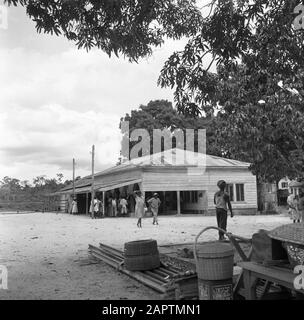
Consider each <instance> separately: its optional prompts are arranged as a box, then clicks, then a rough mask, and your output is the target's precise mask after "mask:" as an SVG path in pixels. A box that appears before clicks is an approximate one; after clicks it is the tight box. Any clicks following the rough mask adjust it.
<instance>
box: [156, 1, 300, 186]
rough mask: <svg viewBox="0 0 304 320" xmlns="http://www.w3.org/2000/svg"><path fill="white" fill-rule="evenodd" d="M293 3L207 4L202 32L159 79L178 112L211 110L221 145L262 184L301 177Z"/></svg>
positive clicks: (297, 54) (297, 34)
mask: <svg viewBox="0 0 304 320" xmlns="http://www.w3.org/2000/svg"><path fill="white" fill-rule="evenodd" d="M297 4H298V1H294V0H270V1H265V0H255V1H249V0H238V1H212V4H211V7H212V8H211V11H210V14H209V16H208V17H207V18H205V19H204V20H203V22H202V24H201V32H200V33H198V34H197V35H196V36H194V37H192V38H191V39H190V40H189V42H188V44H187V45H186V47H185V49H184V51H182V52H175V53H174V54H173V55H172V56H171V57H170V58H169V59H168V61H167V62H166V64H165V66H164V68H163V69H162V72H161V76H160V78H159V84H160V85H161V86H162V87H166V86H170V87H171V88H174V90H175V95H174V98H175V102H176V105H177V108H178V110H179V111H180V112H181V113H183V114H190V115H192V116H194V117H196V116H198V115H199V114H201V113H203V114H204V113H206V114H210V113H216V114H217V116H216V121H217V125H216V128H217V131H216V137H217V143H218V145H219V146H220V148H221V149H223V150H225V152H224V153H225V154H226V155H229V156H230V157H232V158H237V159H240V160H244V161H248V162H251V163H252V170H253V172H255V173H256V174H257V176H258V178H259V179H260V180H263V181H273V180H279V179H280V178H281V177H282V176H285V175H288V176H290V177H291V178H292V177H294V176H299V175H302V174H303V164H304V161H303V160H304V159H303V156H302V154H303V141H304V135H303V130H302V128H303V124H304V123H303V118H304V117H303V115H304V114H303V111H304V110H303V106H302V105H303V101H302V99H303V97H304V86H303V85H304V83H303V79H304V78H303V75H304V73H303V70H304V69H303V68H304V60H303V58H304V33H301V32H300V31H295V30H294V28H293V26H292V21H293V19H294V18H295V16H294V15H293V9H294V8H295V6H296V5H297ZM208 56H209V57H210V58H211V63H210V62H208V63H206V57H208ZM213 62H216V69H217V72H216V73H212V72H210V67H211V64H212V63H213ZM280 83H281V84H283V85H279V84H280ZM295 89H296V90H295Z"/></svg>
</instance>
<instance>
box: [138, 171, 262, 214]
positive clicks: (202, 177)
mask: <svg viewBox="0 0 304 320" xmlns="http://www.w3.org/2000/svg"><path fill="white" fill-rule="evenodd" d="M221 179H224V180H225V181H226V182H227V183H231V184H238V183H240V184H244V201H243V202H237V201H233V202H232V206H233V208H234V209H236V211H238V210H245V209H252V210H251V212H255V211H256V210H257V189H256V188H257V187H256V177H255V176H254V175H253V174H252V173H251V172H250V171H249V170H248V169H247V168H233V169H231V168H208V169H207V170H206V171H205V172H201V173H200V174H197V175H189V172H188V170H187V168H184V167H183V168H180V167H171V168H168V167H147V168H144V170H143V190H144V191H152V192H154V191H195V190H197V191H199V192H203V194H204V196H203V199H200V201H198V203H197V204H188V205H187V207H189V208H190V207H191V208H192V209H197V210H205V209H207V210H214V202H213V197H214V193H215V192H216V191H218V187H217V182H218V181H219V180H221ZM235 196H236V195H235Z"/></svg>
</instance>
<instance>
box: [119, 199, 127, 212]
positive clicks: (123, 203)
mask: <svg viewBox="0 0 304 320" xmlns="http://www.w3.org/2000/svg"><path fill="white" fill-rule="evenodd" d="M119 204H120V210H121V211H120V213H121V214H122V215H126V214H127V213H128V210H127V205H128V201H127V200H126V199H125V198H124V197H122V198H121V199H120V202H119Z"/></svg>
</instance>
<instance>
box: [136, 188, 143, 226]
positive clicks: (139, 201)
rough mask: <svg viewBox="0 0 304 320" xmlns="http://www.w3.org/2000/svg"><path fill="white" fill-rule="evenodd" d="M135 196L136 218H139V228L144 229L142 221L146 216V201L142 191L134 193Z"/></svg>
mask: <svg viewBox="0 0 304 320" xmlns="http://www.w3.org/2000/svg"><path fill="white" fill-rule="evenodd" d="M134 195H135V202H136V204H135V217H137V218H138V221H137V227H138V228H142V225H141V219H142V218H143V217H144V215H145V200H144V198H143V196H142V194H141V191H139V190H138V191H134Z"/></svg>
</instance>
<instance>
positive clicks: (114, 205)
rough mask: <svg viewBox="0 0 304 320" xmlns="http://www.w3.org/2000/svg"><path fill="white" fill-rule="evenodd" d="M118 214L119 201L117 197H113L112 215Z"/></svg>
mask: <svg viewBox="0 0 304 320" xmlns="http://www.w3.org/2000/svg"><path fill="white" fill-rule="evenodd" d="M116 216H117V202H116V199H115V197H113V198H112V217H116Z"/></svg>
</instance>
